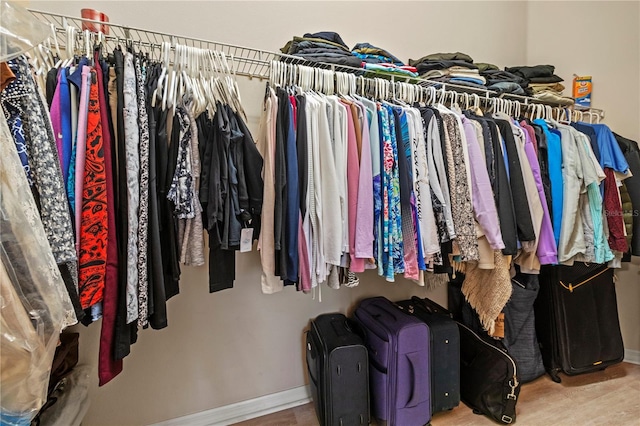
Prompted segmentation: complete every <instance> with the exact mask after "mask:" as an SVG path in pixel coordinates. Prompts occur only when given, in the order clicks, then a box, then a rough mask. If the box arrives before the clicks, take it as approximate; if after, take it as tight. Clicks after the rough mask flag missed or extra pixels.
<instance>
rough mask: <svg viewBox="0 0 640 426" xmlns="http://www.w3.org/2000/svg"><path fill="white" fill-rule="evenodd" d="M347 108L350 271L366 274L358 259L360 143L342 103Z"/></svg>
mask: <svg viewBox="0 0 640 426" xmlns="http://www.w3.org/2000/svg"><path fill="white" fill-rule="evenodd" d="M341 102H342V103H343V104H344V105H345V106H346V107H347V108H346V109H347V123H348V126H347V205H348V207H349V257H350V258H351V264H350V265H349V269H351V271H353V272H364V259H358V258H357V257H356V217H357V210H358V186H359V185H358V184H359V180H360V161H359V159H358V142H357V139H356V129H355V124H354V122H353V120H354V119H357V117H354V116H353V114H352V112H351V105H350V104H349V103H347V102H344V101H341Z"/></svg>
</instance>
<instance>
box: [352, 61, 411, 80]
mask: <svg viewBox="0 0 640 426" xmlns="http://www.w3.org/2000/svg"><path fill="white" fill-rule="evenodd" d="M363 65H364V68H365V69H367V70H372V71H383V72H390V73H394V74H401V75H406V76H408V77H418V73H417V72H416V71H417V70H416V69H415V67H409V66H406V65H404V66H397V65H394V64H388V63H378V64H370V63H367V62H365V63H364V64H363Z"/></svg>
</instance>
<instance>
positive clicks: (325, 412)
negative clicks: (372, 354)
mask: <svg viewBox="0 0 640 426" xmlns="http://www.w3.org/2000/svg"><path fill="white" fill-rule="evenodd" d="M353 327H358V326H357V324H355V323H354V322H352V321H350V320H348V319H347V318H346V317H345V316H344V315H342V314H339V313H335V314H324V315H320V316H318V317H317V318H316V319H315V320H312V321H311V328H310V330H309V332H308V333H307V351H306V359H307V371H308V373H309V381H310V385H311V393H312V396H313V402H314V405H315V409H316V414H317V415H318V420H319V422H320V424H321V425H323V426H334V425H335V426H349V425H368V424H369V358H368V354H367V349H366V347H365V346H364V343H363V341H362V338H361V337H360V335H358V334H356V333H355V332H354V331H353Z"/></svg>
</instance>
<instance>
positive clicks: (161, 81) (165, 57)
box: [151, 41, 171, 108]
mask: <svg viewBox="0 0 640 426" xmlns="http://www.w3.org/2000/svg"><path fill="white" fill-rule="evenodd" d="M169 50H171V44H170V43H169V42H167V41H163V42H162V44H161V46H160V56H161V70H160V75H159V76H158V84H157V85H156V88H155V90H154V91H153V96H152V97H151V106H152V107H153V108H155V106H156V103H157V100H158V98H159V97H160V94H163V93H164V85H165V84H166V76H167V67H168V64H169Z"/></svg>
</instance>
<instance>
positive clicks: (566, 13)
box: [527, 1, 640, 351]
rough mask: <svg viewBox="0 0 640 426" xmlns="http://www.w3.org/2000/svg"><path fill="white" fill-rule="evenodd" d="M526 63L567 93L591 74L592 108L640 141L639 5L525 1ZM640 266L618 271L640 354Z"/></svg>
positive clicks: (630, 338)
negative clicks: (545, 69)
mask: <svg viewBox="0 0 640 426" xmlns="http://www.w3.org/2000/svg"><path fill="white" fill-rule="evenodd" d="M527 17H528V23H527V63H528V64H540V63H549V64H554V65H555V66H556V73H557V74H558V75H560V76H561V77H562V78H564V80H565V85H566V86H567V93H571V92H570V88H571V81H572V79H573V74H574V73H575V74H578V75H592V76H593V85H594V93H593V96H592V101H593V106H594V107H595V108H602V109H604V110H605V111H606V119H605V122H606V123H607V124H608V125H609V126H610V127H611V128H612V129H613V130H614V131H615V132H617V133H619V134H621V135H623V136H626V137H628V138H630V139H633V140H636V141H640V29H639V28H640V3H639V2H636V1H629V2H615V1H595V2H572V1H563V2H561V1H556V2H529V3H528V13H527ZM639 265H640V262H639V259H638V258H635V261H634V263H632V264H625V265H624V267H623V268H622V270H620V271H618V272H617V273H616V275H617V277H618V283H617V285H616V290H617V292H618V307H619V313H620V323H621V327H622V336H623V339H624V342H625V347H626V348H627V349H632V350H636V351H640V267H639Z"/></svg>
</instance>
